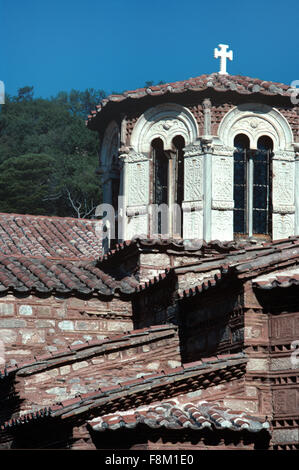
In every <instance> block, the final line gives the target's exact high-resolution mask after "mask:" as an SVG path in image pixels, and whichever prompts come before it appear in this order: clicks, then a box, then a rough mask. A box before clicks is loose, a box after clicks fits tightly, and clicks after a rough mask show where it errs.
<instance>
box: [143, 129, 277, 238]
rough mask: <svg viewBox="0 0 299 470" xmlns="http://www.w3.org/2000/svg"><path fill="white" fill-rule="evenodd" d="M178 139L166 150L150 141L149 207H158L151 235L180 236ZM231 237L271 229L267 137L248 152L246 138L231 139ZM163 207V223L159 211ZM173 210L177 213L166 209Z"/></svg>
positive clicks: (181, 171) (181, 156)
mask: <svg viewBox="0 0 299 470" xmlns="http://www.w3.org/2000/svg"><path fill="white" fill-rule="evenodd" d="M184 146H185V141H184V138H183V137H181V136H176V137H175V138H174V139H173V140H172V148H171V149H170V150H165V149H164V145H163V141H162V140H161V139H160V138H156V139H154V140H153V141H152V144H151V148H152V159H153V174H152V180H153V194H152V203H153V204H154V205H156V206H159V207H160V210H159V211H158V213H157V214H156V219H155V217H153V220H154V219H155V220H156V222H154V223H153V227H152V229H153V231H152V233H156V234H165V235H167V234H171V233H172V235H174V236H182V213H181V208H182V203H183V200H184V152H183V149H184ZM234 146H235V148H236V150H235V152H234V181H233V187H234V221H233V224H234V233H235V234H236V236H242V235H244V236H253V235H269V234H271V226H272V198H271V194H272V187H271V175H272V151H273V141H272V139H271V138H270V137H268V136H262V137H260V138H259V139H258V142H257V149H256V150H252V149H250V141H249V138H248V137H247V136H246V135H245V134H238V135H237V136H236V137H235V139H234ZM163 205H165V212H164V219H163V210H161V207H163ZM172 206H173V207H175V208H176V209H177V211H176V212H173V211H169V210H168V208H170V207H172Z"/></svg>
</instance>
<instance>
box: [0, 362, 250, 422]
mask: <svg viewBox="0 0 299 470" xmlns="http://www.w3.org/2000/svg"><path fill="white" fill-rule="evenodd" d="M218 357H219V359H218ZM238 359H239V362H238V363H237V364H240V366H241V367H244V366H242V364H244V363H245V362H247V356H246V354H245V353H235V354H231V355H219V356H215V357H210V358H206V362H203V361H202V360H201V361H197V362H195V363H191V364H190V363H189V364H188V367H187V368H185V367H184V366H183V365H182V367H179V368H176V369H169V370H167V369H166V371H164V370H162V371H160V372H156V373H153V374H151V375H150V376H149V375H147V376H144V377H143V378H141V377H140V378H138V379H136V380H135V381H134V382H132V381H131V380H129V381H127V382H123V383H121V382H120V383H118V384H117V385H115V386H112V387H99V389H97V390H94V391H92V392H88V393H83V394H78V396H76V397H73V398H70V399H69V400H65V401H62V402H57V403H56V404H53V405H50V406H49V407H47V408H43V409H41V410H38V411H34V412H33V411H32V412H29V413H28V414H27V415H26V416H27V419H30V420H31V419H34V416H33V414H34V415H36V414H38V413H40V412H43V410H47V413H46V414H45V416H49V414H50V416H52V417H55V416H61V415H63V414H64V415H65V416H63V418H67V417H68V415H69V413H72V410H73V409H74V408H78V405H79V407H80V405H81V404H82V405H84V412H86V411H87V410H86V407H87V408H88V404H89V405H91V407H93V401H94V400H93V399H95V400H97V399H101V398H105V397H107V398H108V399H109V395H113V394H114V393H115V392H116V391H118V392H119V391H120V390H123V391H125V390H128V389H129V391H130V392H131V394H132V389H133V388H134V387H135V386H138V387H140V386H141V385H142V384H143V385H144V386H146V385H147V383H148V382H150V390H151V393H155V392H154V389H155V386H154V385H155V384H154V383H153V381H156V380H157V379H159V378H161V379H163V380H164V379H165V378H166V377H168V378H169V377H171V376H176V375H183V376H184V375H185V373H186V378H187V379H189V380H190V376H189V375H188V373H189V374H190V373H191V374H192V375H194V373H195V376H196V372H198V373H200V371H203V373H204V374H205V373H208V374H209V371H211V372H215V369H213V365H215V364H217V363H219V365H220V366H221V365H222V366H223V365H224V368H225V369H226V368H229V367H232V368H233V369H235V366H236V363H235V361H236V360H238ZM230 360H231V361H233V362H232V363H228V361H230ZM221 363H222V364H221ZM186 365H187V364H186ZM221 369H223V367H221ZM165 372H166V373H165ZM231 372H232V374H234V372H235V370H232V371H231ZM183 378H184V377H182V379H183ZM223 380H227V377H225V378H224V379H223ZM167 383H169V382H167ZM160 386H161V384H159V383H157V384H156V387H157V389H158V390H159V389H160ZM168 399H169V398H168ZM86 402H87V403H86ZM88 402H89V403H88ZM69 407H71V408H70V410H69V412H68V408H69ZM64 412H65V413H64ZM77 414H78V411H76V415H77ZM19 419H21V417H20V418H19ZM12 421H13V422H12ZM15 421H16V420H10V421H6V422H4V423H3V424H1V425H0V428H2V429H5V428H6V427H10V426H12V425H13V424H19V423H14V422H15Z"/></svg>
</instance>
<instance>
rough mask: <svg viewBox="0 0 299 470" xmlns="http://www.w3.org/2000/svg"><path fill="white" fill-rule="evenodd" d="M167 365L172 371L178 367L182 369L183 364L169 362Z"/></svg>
mask: <svg viewBox="0 0 299 470" xmlns="http://www.w3.org/2000/svg"><path fill="white" fill-rule="evenodd" d="M167 364H168V366H169V367H170V368H171V369H175V368H176V367H181V363H180V362H179V361H167Z"/></svg>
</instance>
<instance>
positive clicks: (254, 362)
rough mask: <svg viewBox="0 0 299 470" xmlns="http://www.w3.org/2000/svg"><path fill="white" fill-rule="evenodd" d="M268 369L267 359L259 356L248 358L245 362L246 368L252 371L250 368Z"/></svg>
mask: <svg viewBox="0 0 299 470" xmlns="http://www.w3.org/2000/svg"><path fill="white" fill-rule="evenodd" d="M268 369H269V364H268V359H261V358H253V357H251V358H249V361H248V363H247V370H248V371H252V370H268Z"/></svg>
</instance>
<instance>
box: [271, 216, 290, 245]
mask: <svg viewBox="0 0 299 470" xmlns="http://www.w3.org/2000/svg"><path fill="white" fill-rule="evenodd" d="M294 222H295V217H294V214H280V213H279V214H277V213H274V214H273V240H279V239H281V238H287V237H289V236H291V235H294Z"/></svg>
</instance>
